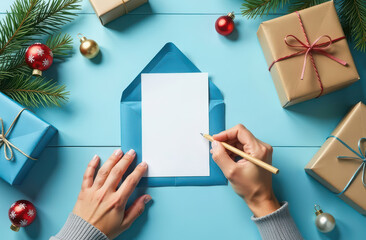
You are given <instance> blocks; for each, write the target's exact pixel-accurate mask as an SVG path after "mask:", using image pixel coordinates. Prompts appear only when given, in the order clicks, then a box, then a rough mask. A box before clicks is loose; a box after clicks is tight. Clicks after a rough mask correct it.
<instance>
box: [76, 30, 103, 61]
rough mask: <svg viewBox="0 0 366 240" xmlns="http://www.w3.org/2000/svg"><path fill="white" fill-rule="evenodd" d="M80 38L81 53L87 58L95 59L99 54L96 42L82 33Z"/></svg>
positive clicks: (79, 35)
mask: <svg viewBox="0 0 366 240" xmlns="http://www.w3.org/2000/svg"><path fill="white" fill-rule="evenodd" d="M77 36H78V38H79V39H80V43H81V44H80V53H81V54H82V55H83V56H84V57H86V58H89V59H90V58H94V57H95V56H97V55H98V53H99V46H98V43H96V42H95V41H94V40H91V39H87V38H86V37H84V36H83V35H82V34H81V33H79V34H78V35H77Z"/></svg>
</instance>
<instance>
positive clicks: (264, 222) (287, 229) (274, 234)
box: [252, 202, 303, 240]
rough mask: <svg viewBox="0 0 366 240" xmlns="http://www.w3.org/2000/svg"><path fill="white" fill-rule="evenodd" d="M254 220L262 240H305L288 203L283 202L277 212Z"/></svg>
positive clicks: (253, 218)
mask: <svg viewBox="0 0 366 240" xmlns="http://www.w3.org/2000/svg"><path fill="white" fill-rule="evenodd" d="M252 220H253V221H254V222H255V224H256V225H257V227H258V229H259V232H260V234H261V236H262V240H302V239H303V238H302V236H301V234H300V232H299V230H298V229H297V227H296V224H295V222H294V220H293V219H292V217H291V215H290V211H289V210H288V203H287V202H283V203H282V206H281V207H280V208H279V209H277V211H275V212H273V213H271V214H268V215H267V216H264V217H260V218H255V217H254V216H253V217H252Z"/></svg>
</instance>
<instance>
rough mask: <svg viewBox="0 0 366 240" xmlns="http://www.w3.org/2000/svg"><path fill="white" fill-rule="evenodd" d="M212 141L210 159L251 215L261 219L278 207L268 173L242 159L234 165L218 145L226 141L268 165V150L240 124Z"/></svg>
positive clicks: (269, 162)
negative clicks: (243, 201) (244, 203)
mask: <svg viewBox="0 0 366 240" xmlns="http://www.w3.org/2000/svg"><path fill="white" fill-rule="evenodd" d="M213 138H214V139H215V141H214V142H213V143H212V149H211V153H212V158H213V159H214V161H215V162H216V163H217V165H218V166H219V167H220V168H221V170H222V172H223V173H224V175H225V177H226V178H227V179H228V180H229V181H230V183H231V185H232V187H233V189H234V191H235V192H236V193H237V194H238V195H239V196H240V197H242V198H243V199H244V200H245V202H246V203H247V205H248V207H249V208H250V209H251V210H252V212H253V214H254V215H255V216H256V217H262V216H265V215H268V214H270V213H272V212H274V211H276V210H277V209H278V208H280V204H279V203H278V201H277V199H276V197H275V195H274V192H273V190H272V174H271V173H270V172H269V171H267V170H264V169H263V168H261V167H258V166H257V165H255V164H253V163H251V162H250V161H248V160H246V159H240V160H239V161H237V162H235V158H236V157H237V156H236V155H235V154H233V153H232V152H230V151H227V150H226V149H225V148H224V146H223V145H222V144H221V142H226V143H228V144H230V145H232V146H234V147H236V148H238V149H240V150H243V151H244V152H246V153H248V154H250V155H251V156H253V157H255V158H258V159H261V160H263V161H264V162H266V163H268V164H271V163H272V152H273V150H272V147H271V146H270V145H269V144H267V143H264V142H262V141H260V140H259V139H257V138H255V137H254V136H253V134H252V133H251V132H250V131H249V130H248V129H246V128H245V127H244V126H243V125H241V124H239V125H237V126H235V127H233V128H231V129H229V130H226V131H223V132H221V133H219V134H216V135H214V136H213Z"/></svg>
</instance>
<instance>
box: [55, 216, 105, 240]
mask: <svg viewBox="0 0 366 240" xmlns="http://www.w3.org/2000/svg"><path fill="white" fill-rule="evenodd" d="M76 239H77V240H108V237H107V236H106V235H105V234H104V233H102V232H101V231H100V230H99V229H97V228H96V227H94V226H93V225H91V224H90V223H88V222H87V221H85V220H84V219H82V218H81V217H79V216H77V215H75V214H73V213H70V215H69V217H68V218H67V221H66V223H65V225H64V226H63V227H62V229H61V230H60V232H59V233H58V234H57V235H56V236H55V237H51V238H50V240H76Z"/></svg>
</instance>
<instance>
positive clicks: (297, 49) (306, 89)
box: [257, 1, 359, 107]
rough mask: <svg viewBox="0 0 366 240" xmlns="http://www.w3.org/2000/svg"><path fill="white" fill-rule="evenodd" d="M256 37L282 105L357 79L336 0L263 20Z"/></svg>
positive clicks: (316, 95)
mask: <svg viewBox="0 0 366 240" xmlns="http://www.w3.org/2000/svg"><path fill="white" fill-rule="evenodd" d="M257 36H258V39H259V42H260V45H261V47H262V50H263V53H264V56H265V59H266V62H267V64H268V67H269V68H270V72H271V76H272V79H273V82H274V85H275V87H276V90H277V93H278V96H279V99H280V102H281V105H282V107H287V106H290V105H293V104H296V103H299V102H302V101H306V100H309V99H312V98H316V97H319V96H321V95H325V94H327V93H330V92H333V91H335V90H338V89H340V88H343V87H346V86H348V85H350V84H352V83H353V82H355V81H357V80H359V75H358V73H357V69H356V67H355V64H354V61H353V58H352V55H351V53H350V50H349V47H348V43H347V40H346V39H345V37H344V32H343V30H342V27H341V24H340V22H339V19H338V16H337V12H336V10H335V7H334V4H333V2H332V1H330V2H326V3H323V4H320V5H317V6H314V7H310V8H307V9H304V10H302V11H299V12H294V13H291V14H288V15H285V16H282V17H279V18H275V19H272V20H269V21H266V22H263V23H261V25H260V27H259V29H258V32H257ZM295 37H296V38H297V39H298V40H296V38H295ZM307 39H308V41H307ZM285 41H286V42H287V43H286V42H285ZM300 41H301V42H300ZM330 43H331V44H330ZM313 44H315V45H313ZM328 44H330V45H329V46H328ZM311 45H313V48H311V49H312V50H311V51H310V52H309V53H308V54H306V51H307V50H308V49H309V47H308V46H311ZM305 55H306V59H305ZM276 61H277V62H276ZM304 61H305V69H304V70H303V68H304ZM313 63H314V64H313ZM343 64H345V65H343ZM315 68H316V69H315ZM302 73H303V76H302ZM317 73H318V74H317ZM301 77H303V79H302V80H301Z"/></svg>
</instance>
